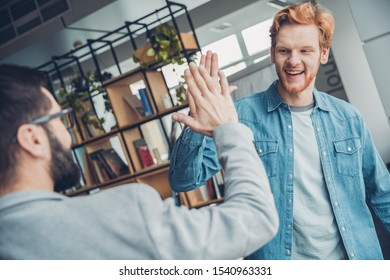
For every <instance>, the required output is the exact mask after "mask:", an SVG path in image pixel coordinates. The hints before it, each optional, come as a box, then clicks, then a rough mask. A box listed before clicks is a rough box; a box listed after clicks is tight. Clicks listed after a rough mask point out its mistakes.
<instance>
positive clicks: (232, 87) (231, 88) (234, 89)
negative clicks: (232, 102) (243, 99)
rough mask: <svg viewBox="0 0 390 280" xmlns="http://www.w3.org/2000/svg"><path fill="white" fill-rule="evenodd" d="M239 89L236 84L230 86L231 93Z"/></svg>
mask: <svg viewBox="0 0 390 280" xmlns="http://www.w3.org/2000/svg"><path fill="white" fill-rule="evenodd" d="M237 89H238V87H237V86H235V85H232V86H229V92H230V94H232V93H233V92H235V91H236V90H237Z"/></svg>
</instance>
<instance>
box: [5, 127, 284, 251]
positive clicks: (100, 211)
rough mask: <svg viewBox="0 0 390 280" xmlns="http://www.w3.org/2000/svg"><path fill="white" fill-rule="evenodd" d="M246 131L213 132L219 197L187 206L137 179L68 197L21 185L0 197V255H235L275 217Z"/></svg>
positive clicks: (249, 247) (274, 224) (273, 225)
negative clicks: (220, 170)
mask: <svg viewBox="0 0 390 280" xmlns="http://www.w3.org/2000/svg"><path fill="white" fill-rule="evenodd" d="M252 138H253V134H252V132H251V131H250V129H249V128H247V127H245V126H244V125H242V124H239V123H230V124H224V125H222V126H220V127H218V128H217V129H216V130H215V131H214V141H215V143H216V146H217V150H218V156H219V160H220V162H221V165H222V166H223V167H224V169H225V186H226V189H225V202H224V203H222V204H220V205H219V206H215V207H203V208H200V209H191V210H189V209H187V208H186V207H184V206H181V207H177V206H175V205H174V201H173V199H172V198H168V199H166V200H161V198H160V196H159V194H158V192H157V191H156V190H154V189H153V188H151V187H150V186H147V185H143V184H127V185H123V186H120V187H115V188H112V189H109V190H105V191H102V192H100V193H97V194H94V195H89V196H80V197H74V198H69V197H66V196H64V195H61V194H58V193H54V192H48V191H41V190H27V191H20V192H14V193H10V194H8V195H5V196H3V197H0V259H237V258H240V257H243V256H246V255H248V254H250V253H252V252H253V251H255V250H257V249H258V248H259V247H261V246H263V245H264V244H265V243H267V242H268V241H269V240H271V239H272V237H273V236H274V235H275V234H276V231H277V229H278V216H277V213H276V209H275V205H274V199H273V196H272V194H271V191H270V187H269V183H268V179H267V176H266V174H265V171H264V168H263V165H262V163H261V161H260V159H259V157H258V156H257V153H256V151H255V148H254V145H253V143H252Z"/></svg>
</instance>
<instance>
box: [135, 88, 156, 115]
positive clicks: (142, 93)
mask: <svg viewBox="0 0 390 280" xmlns="http://www.w3.org/2000/svg"><path fill="white" fill-rule="evenodd" d="M138 92H139V96H140V98H141V103H142V106H143V107H144V109H145V116H150V115H153V110H152V106H151V105H150V102H149V98H148V94H147V92H146V88H140V89H139V90H138Z"/></svg>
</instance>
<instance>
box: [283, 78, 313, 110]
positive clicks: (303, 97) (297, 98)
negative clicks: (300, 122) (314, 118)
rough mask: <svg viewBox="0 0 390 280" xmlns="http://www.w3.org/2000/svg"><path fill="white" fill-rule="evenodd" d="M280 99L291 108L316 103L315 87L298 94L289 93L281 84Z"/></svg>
mask: <svg viewBox="0 0 390 280" xmlns="http://www.w3.org/2000/svg"><path fill="white" fill-rule="evenodd" d="M277 89H278V93H279V96H280V98H281V99H282V100H283V101H284V102H286V103H287V104H288V105H290V106H306V105H309V104H312V103H313V102H314V95H313V89H314V87H310V88H306V89H305V90H304V91H301V92H298V93H295V92H294V93H292V92H287V91H286V90H284V89H283V88H282V87H281V85H280V83H278V86H277Z"/></svg>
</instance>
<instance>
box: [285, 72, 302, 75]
mask: <svg viewBox="0 0 390 280" xmlns="http://www.w3.org/2000/svg"><path fill="white" fill-rule="evenodd" d="M286 73H287V74H290V75H297V74H301V73H302V71H286Z"/></svg>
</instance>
